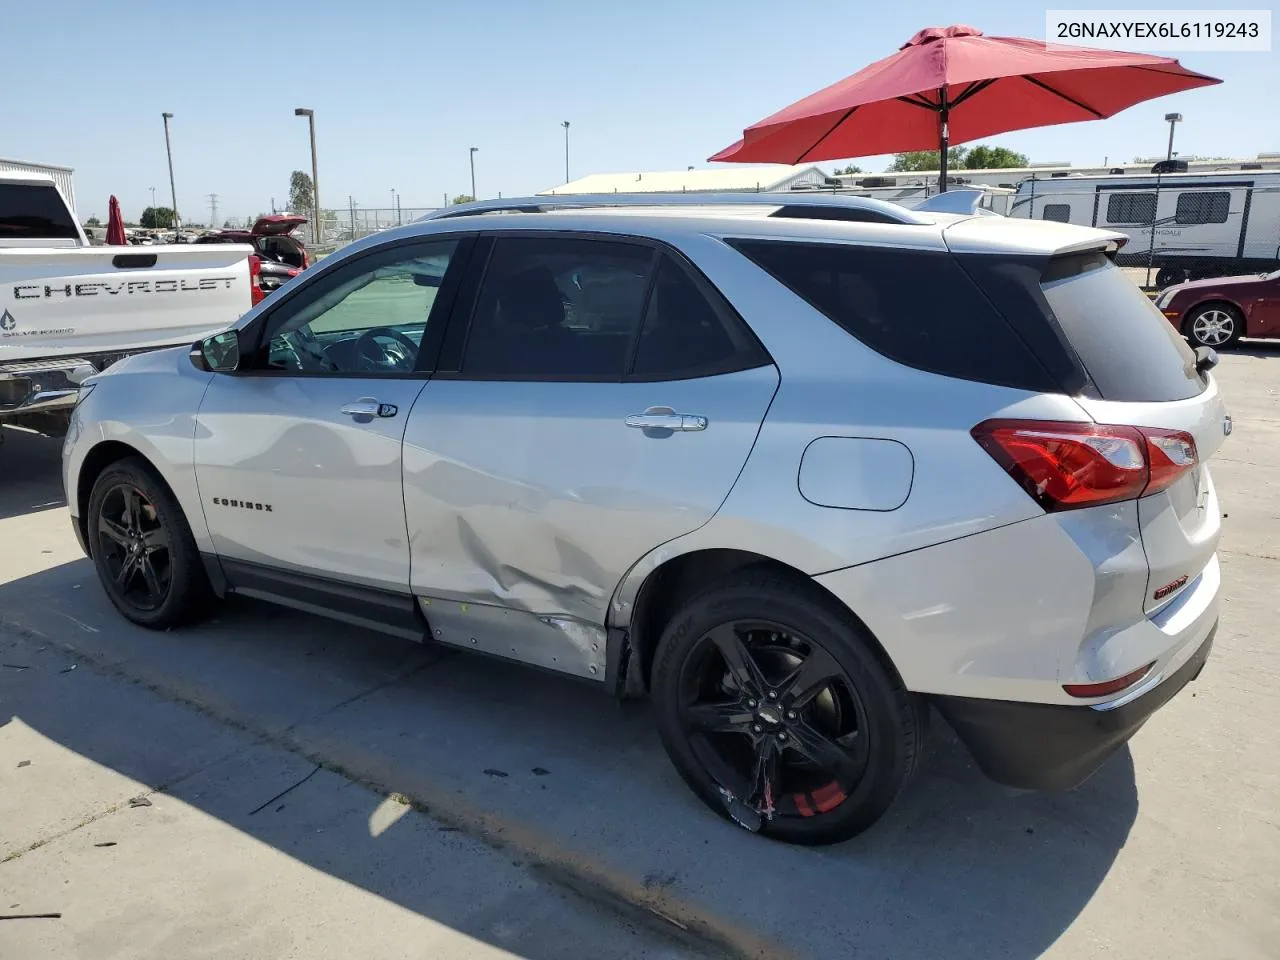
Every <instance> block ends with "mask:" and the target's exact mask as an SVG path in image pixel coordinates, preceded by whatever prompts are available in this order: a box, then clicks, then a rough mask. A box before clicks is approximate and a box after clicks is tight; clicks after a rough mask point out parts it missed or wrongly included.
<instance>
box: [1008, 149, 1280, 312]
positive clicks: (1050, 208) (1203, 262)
mask: <svg viewBox="0 0 1280 960" xmlns="http://www.w3.org/2000/svg"><path fill="white" fill-rule="evenodd" d="M1009 215H1010V216H1013V217H1027V218H1030V219H1033V220H1057V221H1060V222H1062V223H1076V224H1081V225H1084V226H1095V227H1106V228H1107V229H1111V230H1116V231H1119V232H1121V233H1125V234H1127V235H1128V236H1129V243H1128V244H1126V245H1125V246H1124V248H1123V249H1121V251H1120V253H1119V254H1118V255H1117V257H1116V262H1117V263H1119V264H1120V265H1121V266H1138V267H1145V266H1147V265H1148V262H1150V264H1151V265H1152V266H1153V267H1155V268H1156V269H1157V271H1158V273H1157V275H1156V285H1157V286H1159V287H1165V286H1168V285H1169V284H1171V283H1178V282H1180V281H1182V280H1187V279H1192V280H1194V279H1199V278H1202V277H1215V276H1229V275H1231V274H1247V273H1263V272H1268V271H1271V270H1275V269H1277V268H1280V170H1250V171H1243V170H1240V171H1221V172H1214V173H1166V174H1161V175H1158V176H1157V175H1156V174H1154V173H1144V174H1137V175H1134V174H1117V175H1110V176H1088V177H1081V176H1066V177H1061V176H1059V177H1052V178H1050V179H1043V180H1042V179H1039V178H1035V179H1027V180H1023V181H1022V182H1021V183H1019V184H1018V192H1017V196H1016V197H1015V198H1014V200H1013V203H1012V205H1011V207H1010V210H1009Z"/></svg>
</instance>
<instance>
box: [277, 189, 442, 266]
mask: <svg viewBox="0 0 1280 960" xmlns="http://www.w3.org/2000/svg"><path fill="white" fill-rule="evenodd" d="M438 209H440V208H439V207H362V206H360V204H358V203H354V202H352V203H349V204H348V206H347V207H346V209H337V210H333V209H325V210H324V217H323V222H322V224H321V227H320V229H319V230H315V229H313V228H312V226H311V225H308V226H306V227H304V228H302V229H303V231H304V232H303V236H304V237H305V238H306V239H307V246H308V248H309V249H310V250H312V252H313V253H314V254H315V255H316V256H318V257H320V256H326V255H328V254H330V253H333V252H334V251H335V250H338V249H340V248H342V247H344V246H346V245H347V244H348V243H352V242H354V241H356V240H360V239H363V238H364V237H367V236H370V235H372V234H375V233H380V232H381V231H383V230H390V229H392V228H394V227H399V226H403V225H404V224H406V223H412V222H413V221H414V220H417V219H418V218H419V217H421V216H423V215H425V214H428V213H434V212H435V211H436V210H438Z"/></svg>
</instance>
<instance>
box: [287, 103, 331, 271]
mask: <svg viewBox="0 0 1280 960" xmlns="http://www.w3.org/2000/svg"><path fill="white" fill-rule="evenodd" d="M293 115H294V116H295V117H306V118H307V125H308V126H309V127H310V128H311V241H312V243H314V244H316V246H319V245H320V240H321V236H322V234H323V229H322V228H323V226H324V224H322V223H321V220H322V219H323V218H324V215H323V214H322V213H321V212H320V168H319V165H318V164H317V163H316V112H315V111H314V110H310V109H308V108H306V107H297V108H296V109H295V110H294V111H293Z"/></svg>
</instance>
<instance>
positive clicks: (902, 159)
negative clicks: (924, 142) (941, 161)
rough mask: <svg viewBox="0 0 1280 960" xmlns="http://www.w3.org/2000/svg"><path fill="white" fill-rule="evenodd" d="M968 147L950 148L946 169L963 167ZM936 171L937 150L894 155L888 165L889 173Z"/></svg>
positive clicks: (911, 151)
mask: <svg viewBox="0 0 1280 960" xmlns="http://www.w3.org/2000/svg"><path fill="white" fill-rule="evenodd" d="M968 152H969V148H968V147H952V148H951V149H950V150H948V151H947V167H948V169H952V170H955V169H958V168H959V167H962V166H963V165H964V158H965V154H966V153H968ZM937 169H938V151H937V150H910V151H908V152H906V153H895V154H894V155H893V163H891V164H889V172H890V173H916V172H918V171H920V170H937Z"/></svg>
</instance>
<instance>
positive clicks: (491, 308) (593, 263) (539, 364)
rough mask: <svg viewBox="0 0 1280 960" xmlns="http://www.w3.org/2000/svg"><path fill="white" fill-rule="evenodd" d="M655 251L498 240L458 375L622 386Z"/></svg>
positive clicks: (559, 240)
mask: <svg viewBox="0 0 1280 960" xmlns="http://www.w3.org/2000/svg"><path fill="white" fill-rule="evenodd" d="M654 259H655V252H654V250H653V249H652V248H650V247H646V246H642V245H640V244H633V243H622V242H615V241H611V240H585V239H577V238H569V237H537V236H530V237H499V238H498V239H497V241H496V242H495V243H494V248H493V253H492V254H491V255H490V258H489V264H488V268H487V269H486V271H485V274H484V282H483V285H482V286H481V289H480V295H479V298H478V299H477V301H476V308H475V312H474V315H473V316H472V319H471V328H470V331H469V333H468V335H467V343H466V350H465V353H464V356H463V360H462V376H463V377H478V378H488V379H501V380H622V379H623V378H624V377H625V376H626V372H627V364H628V361H629V359H630V357H631V352H632V346H633V344H634V343H635V338H636V336H637V335H638V333H639V328H640V322H641V320H642V318H643V316H644V309H645V303H646V301H647V299H648V294H649V281H650V277H651V276H652V273H653V262H654Z"/></svg>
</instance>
